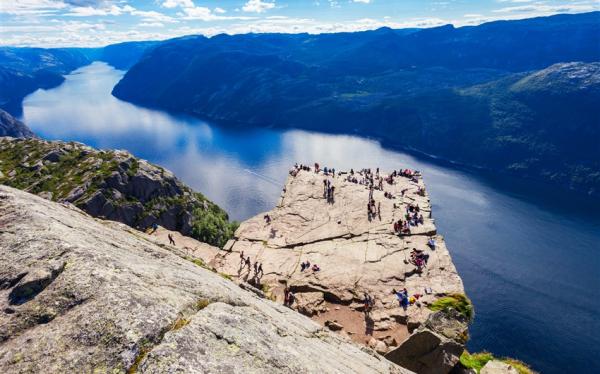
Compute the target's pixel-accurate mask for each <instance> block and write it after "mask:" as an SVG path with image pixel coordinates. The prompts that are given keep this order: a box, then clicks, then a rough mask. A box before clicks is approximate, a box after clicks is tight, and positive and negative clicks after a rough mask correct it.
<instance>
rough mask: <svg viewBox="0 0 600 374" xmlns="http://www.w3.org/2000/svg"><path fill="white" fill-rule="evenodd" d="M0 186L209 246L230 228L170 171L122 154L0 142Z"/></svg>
mask: <svg viewBox="0 0 600 374" xmlns="http://www.w3.org/2000/svg"><path fill="white" fill-rule="evenodd" d="M0 183H2V184H5V185H7V186H11V187H15V188H19V189H23V190H25V191H28V192H31V193H34V194H37V195H40V196H43V197H46V198H48V199H50V200H53V201H58V202H68V203H72V204H74V205H75V206H77V207H79V208H81V209H82V210H84V211H85V212H87V213H88V214H90V215H92V216H94V217H102V218H105V219H110V220H113V221H119V222H122V223H125V224H127V225H129V226H132V227H135V228H139V229H141V230H146V229H148V228H150V227H151V226H152V225H153V224H155V223H156V224H158V225H161V226H163V227H165V228H168V229H169V230H174V231H179V232H181V233H182V234H184V235H189V236H192V237H194V238H197V239H199V240H201V241H203V242H206V243H210V244H213V245H219V246H221V245H223V244H225V242H226V241H227V240H228V239H229V238H230V237H231V236H232V235H233V231H234V230H235V227H236V224H235V223H230V222H229V221H228V216H227V213H225V211H223V210H222V209H221V208H220V207H219V206H217V205H216V204H214V203H212V202H211V201H209V200H208V199H207V198H206V197H204V196H203V195H202V194H200V193H198V192H195V191H193V190H192V189H191V188H190V187H188V186H186V185H185V184H183V183H182V182H180V181H179V180H178V179H177V178H176V177H175V176H174V175H173V174H172V173H171V172H169V171H168V170H165V169H163V168H161V167H159V166H155V165H152V164H150V163H148V162H146V161H144V160H140V159H137V158H135V157H134V156H132V155H131V154H129V153H127V152H124V151H99V150H96V149H93V148H91V147H88V146H85V145H83V144H80V143H73V142H71V143H66V142H59V141H55V142H50V141H44V140H40V139H26V140H25V139H12V138H0Z"/></svg>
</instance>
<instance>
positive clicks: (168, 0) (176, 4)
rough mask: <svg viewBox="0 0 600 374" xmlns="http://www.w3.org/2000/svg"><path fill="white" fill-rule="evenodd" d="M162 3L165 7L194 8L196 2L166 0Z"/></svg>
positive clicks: (190, 0)
mask: <svg viewBox="0 0 600 374" xmlns="http://www.w3.org/2000/svg"><path fill="white" fill-rule="evenodd" d="M161 5H162V6H163V7H164V8H177V7H181V8H193V7H194V2H193V1H192V0H165V1H164V2H163V3H162V4H161Z"/></svg>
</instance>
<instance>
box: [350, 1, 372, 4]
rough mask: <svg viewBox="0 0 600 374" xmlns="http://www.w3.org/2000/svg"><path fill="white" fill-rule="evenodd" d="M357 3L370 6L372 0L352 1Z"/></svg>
mask: <svg viewBox="0 0 600 374" xmlns="http://www.w3.org/2000/svg"><path fill="white" fill-rule="evenodd" d="M352 1H353V2H355V3H363V4H369V3H370V2H371V0H352Z"/></svg>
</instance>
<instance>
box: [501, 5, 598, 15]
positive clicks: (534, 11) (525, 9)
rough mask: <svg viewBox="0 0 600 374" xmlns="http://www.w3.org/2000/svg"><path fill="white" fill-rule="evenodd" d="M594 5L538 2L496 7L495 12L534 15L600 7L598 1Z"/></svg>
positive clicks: (580, 10) (589, 9) (587, 10)
mask: <svg viewBox="0 0 600 374" xmlns="http://www.w3.org/2000/svg"><path fill="white" fill-rule="evenodd" d="M596 4H597V5H596V6H594V5H592V4H584V3H573V4H563V5H546V4H543V3H536V4H531V5H518V6H512V7H505V8H500V9H496V10H494V11H493V12H494V13H530V14H531V16H533V15H546V14H554V13H574V12H589V11H592V10H596V9H598V3H596Z"/></svg>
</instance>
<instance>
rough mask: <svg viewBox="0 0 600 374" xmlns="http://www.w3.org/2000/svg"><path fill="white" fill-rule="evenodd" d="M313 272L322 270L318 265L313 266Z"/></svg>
mask: <svg viewBox="0 0 600 374" xmlns="http://www.w3.org/2000/svg"><path fill="white" fill-rule="evenodd" d="M312 270H313V271H314V272H317V271H320V270H321V268H320V267H319V265H317V264H314V265H313V267H312Z"/></svg>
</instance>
